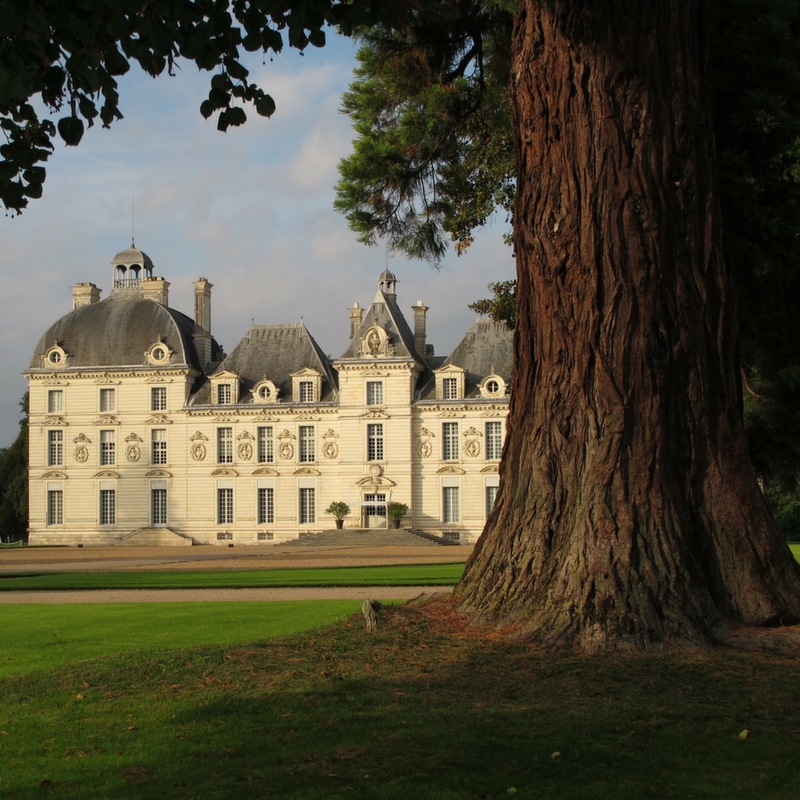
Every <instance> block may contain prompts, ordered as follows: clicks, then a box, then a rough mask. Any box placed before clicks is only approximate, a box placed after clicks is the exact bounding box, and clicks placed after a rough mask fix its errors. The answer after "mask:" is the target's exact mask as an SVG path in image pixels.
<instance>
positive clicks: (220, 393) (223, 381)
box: [211, 370, 239, 406]
mask: <svg viewBox="0 0 800 800" xmlns="http://www.w3.org/2000/svg"><path fill="white" fill-rule="evenodd" d="M211 402H212V403H215V404H216V405H218V406H230V405H236V404H237V403H238V402H239V376H238V375H237V374H236V373H235V372H228V371H227V370H223V371H222V372H218V373H217V374H216V375H212V376H211Z"/></svg>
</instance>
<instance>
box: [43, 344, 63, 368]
mask: <svg viewBox="0 0 800 800" xmlns="http://www.w3.org/2000/svg"><path fill="white" fill-rule="evenodd" d="M66 362H67V354H66V352H65V351H64V348H63V347H61V346H60V345H59V344H58V342H55V343H54V344H53V346H52V347H51V348H50V349H49V350H48V351H47V352H46V353H45V354H44V364H45V366H46V367H63V366H66Z"/></svg>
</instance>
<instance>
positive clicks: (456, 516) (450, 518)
mask: <svg viewBox="0 0 800 800" xmlns="http://www.w3.org/2000/svg"><path fill="white" fill-rule="evenodd" d="M460 521H461V487H460V486H448V485H446V484H445V485H443V486H442V522H443V523H444V524H445V525H458V523H459V522H460Z"/></svg>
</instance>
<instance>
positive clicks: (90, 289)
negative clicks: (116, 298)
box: [72, 283, 100, 311]
mask: <svg viewBox="0 0 800 800" xmlns="http://www.w3.org/2000/svg"><path fill="white" fill-rule="evenodd" d="M98 302H100V290H99V289H98V288H97V287H96V286H95V285H94V284H93V283H78V284H76V285H75V286H73V287H72V310H73V311H74V310H75V309H76V308H81V306H90V305H92V304H94V303H98Z"/></svg>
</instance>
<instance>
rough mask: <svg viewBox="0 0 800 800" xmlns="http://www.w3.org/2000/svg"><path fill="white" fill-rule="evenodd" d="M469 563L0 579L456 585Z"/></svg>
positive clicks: (48, 583) (130, 585)
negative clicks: (465, 564) (466, 564)
mask: <svg viewBox="0 0 800 800" xmlns="http://www.w3.org/2000/svg"><path fill="white" fill-rule="evenodd" d="M463 572H464V564H463V563H456V564H413V565H392V566H378V567H318V568H314V569H258V570H214V571H210V570H191V571H190V570H181V571H168V572H144V571H143V572H57V573H41V572H40V573H35V572H31V573H26V574H25V575H14V576H2V577H0V591H11V590H15V591H16V590H38V591H46V590H48V589H52V590H65V589H237V588H238V589H250V588H258V587H284V586H286V587H291V586H300V587H302V586H453V585H455V584H456V583H458V580H459V578H461V575H462V573H463Z"/></svg>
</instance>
